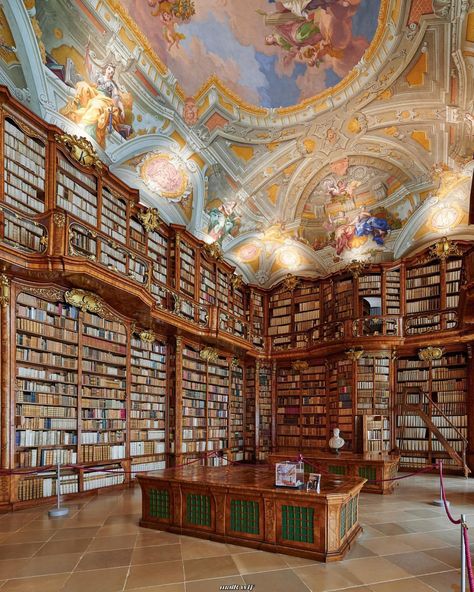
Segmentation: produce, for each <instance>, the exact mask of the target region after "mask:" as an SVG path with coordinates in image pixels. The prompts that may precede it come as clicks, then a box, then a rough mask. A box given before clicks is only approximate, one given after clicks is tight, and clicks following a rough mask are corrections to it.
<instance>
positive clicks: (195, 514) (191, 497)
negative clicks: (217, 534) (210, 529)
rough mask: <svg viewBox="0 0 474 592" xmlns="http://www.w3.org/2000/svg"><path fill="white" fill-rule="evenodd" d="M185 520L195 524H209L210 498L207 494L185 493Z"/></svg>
mask: <svg viewBox="0 0 474 592" xmlns="http://www.w3.org/2000/svg"><path fill="white" fill-rule="evenodd" d="M186 521H187V522H188V524H196V525H197V526H211V498H210V497H209V496H208V495H201V494H198V493H188V494H186Z"/></svg>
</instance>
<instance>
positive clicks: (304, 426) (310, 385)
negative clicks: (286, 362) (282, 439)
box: [300, 360, 328, 450]
mask: <svg viewBox="0 0 474 592" xmlns="http://www.w3.org/2000/svg"><path fill="white" fill-rule="evenodd" d="M300 387H301V445H300V446H301V447H302V448H310V449H311V450H313V449H321V450H323V449H325V448H326V443H327V441H328V439H327V409H326V405H327V398H326V366H325V364H324V362H323V361H318V360H315V361H311V362H309V365H308V368H306V369H305V370H302V371H301V374H300Z"/></svg>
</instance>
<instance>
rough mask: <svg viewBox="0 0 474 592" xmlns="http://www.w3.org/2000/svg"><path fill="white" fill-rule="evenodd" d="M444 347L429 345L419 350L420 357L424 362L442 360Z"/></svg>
mask: <svg viewBox="0 0 474 592" xmlns="http://www.w3.org/2000/svg"><path fill="white" fill-rule="evenodd" d="M443 353H444V349H443V348H442V347H433V346H431V345H429V346H428V347H424V348H423V349H420V350H419V351H418V357H419V359H420V360H422V361H423V362H431V361H432V360H440V359H441V358H442V357H443Z"/></svg>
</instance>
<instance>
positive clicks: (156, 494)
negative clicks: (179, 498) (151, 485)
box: [148, 489, 170, 518]
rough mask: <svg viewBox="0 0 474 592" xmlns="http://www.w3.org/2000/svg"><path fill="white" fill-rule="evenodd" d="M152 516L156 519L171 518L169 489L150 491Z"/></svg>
mask: <svg viewBox="0 0 474 592" xmlns="http://www.w3.org/2000/svg"><path fill="white" fill-rule="evenodd" d="M148 495H149V499H150V516H153V517H154V518H169V517H170V496H169V492H168V490H167V489H150V490H149V493H148Z"/></svg>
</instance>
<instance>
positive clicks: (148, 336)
mask: <svg viewBox="0 0 474 592" xmlns="http://www.w3.org/2000/svg"><path fill="white" fill-rule="evenodd" d="M131 329H132V333H135V335H138V337H139V338H140V340H141V341H144V342H145V343H154V342H155V341H156V334H155V332H154V331H153V329H139V328H138V327H137V326H136V324H135V323H133V324H132V327H131Z"/></svg>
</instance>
